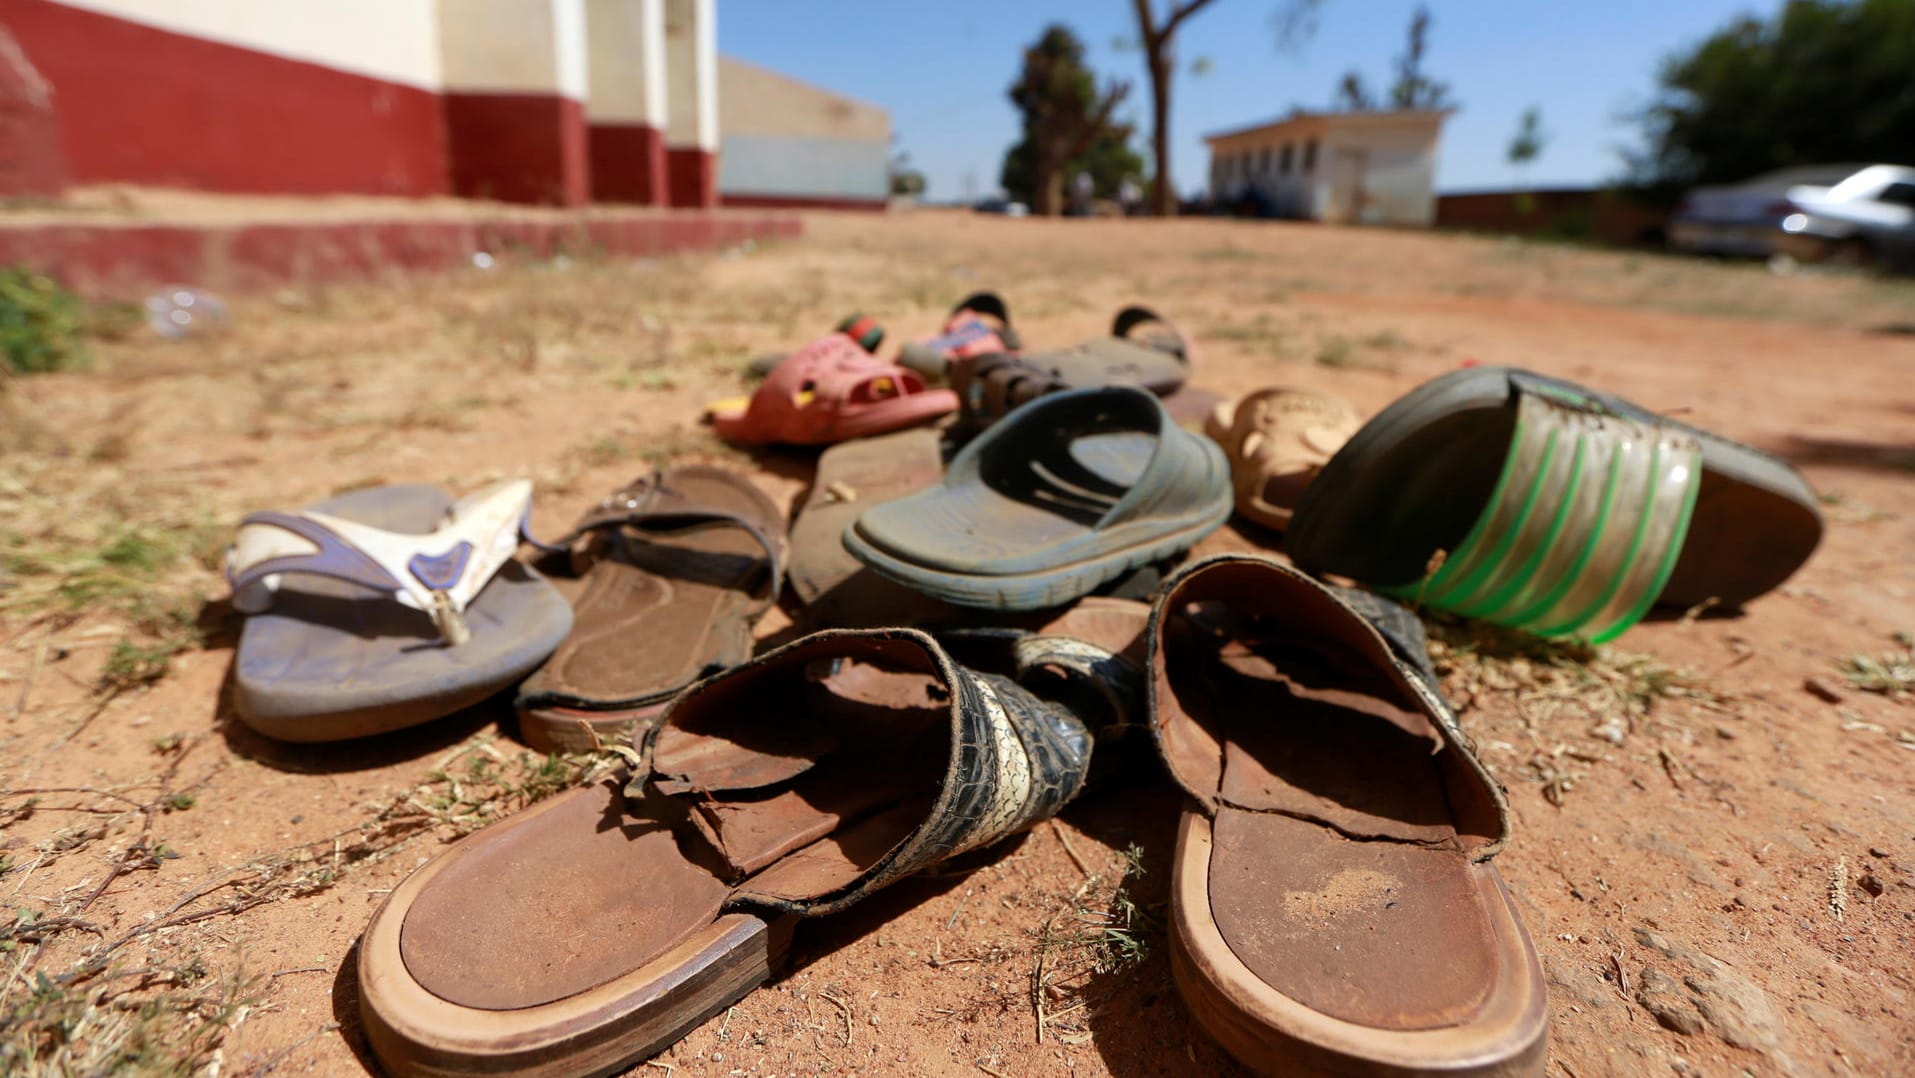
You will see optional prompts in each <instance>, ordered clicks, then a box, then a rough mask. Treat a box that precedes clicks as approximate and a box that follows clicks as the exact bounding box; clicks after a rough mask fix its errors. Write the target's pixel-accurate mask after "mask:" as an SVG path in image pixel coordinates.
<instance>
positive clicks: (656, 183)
mask: <svg viewBox="0 0 1915 1078" xmlns="http://www.w3.org/2000/svg"><path fill="white" fill-rule="evenodd" d="M590 140H591V142H590V144H591V159H592V198H593V199H595V200H597V201H599V202H630V203H633V204H635V205H639V206H659V205H663V204H664V202H665V190H666V187H665V135H664V132H662V131H660V130H659V129H658V128H656V127H647V126H645V125H643V124H593V125H591V130H590Z"/></svg>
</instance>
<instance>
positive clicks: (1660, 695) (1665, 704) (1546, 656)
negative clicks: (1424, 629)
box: [1427, 615, 1727, 806]
mask: <svg viewBox="0 0 1915 1078" xmlns="http://www.w3.org/2000/svg"><path fill="white" fill-rule="evenodd" d="M1427 623H1428V625H1429V629H1430V659H1431V661H1432V664H1433V665H1434V666H1435V668H1436V672H1437V674H1438V676H1439V677H1440V678H1441V679H1442V682H1443V692H1444V695H1445V696H1446V697H1447V698H1448V699H1449V700H1450V702H1451V704H1452V705H1454V706H1455V708H1456V710H1457V712H1458V714H1459V715H1461V714H1471V713H1476V714H1480V716H1481V721H1483V722H1487V723H1490V724H1492V725H1490V727H1489V728H1488V729H1486V730H1484V731H1482V732H1480V733H1478V734H1477V735H1476V736H1477V738H1478V742H1479V747H1482V748H1488V749H1492V750H1495V751H1497V752H1510V753H1516V754H1517V759H1518V761H1520V765H1521V767H1522V768H1523V770H1524V772H1526V777H1528V778H1530V779H1531V780H1533V781H1535V782H1537V783H1539V784H1541V785H1542V787H1543V790H1542V792H1543V796H1544V797H1545V798H1546V799H1548V800H1549V802H1550V803H1551V804H1554V805H1557V806H1561V805H1562V804H1563V801H1564V799H1565V797H1566V795H1567V794H1568V793H1569V792H1570V790H1572V789H1574V787H1575V785H1576V783H1577V781H1579V780H1580V779H1582V778H1583V777H1585V776H1586V775H1587V771H1586V769H1585V768H1584V767H1583V766H1582V765H1590V764H1595V763H1599V762H1601V761H1602V760H1603V759H1605V758H1606V757H1605V753H1606V752H1607V751H1608V750H1610V749H1613V748H1616V747H1618V746H1621V745H1623V744H1624V743H1625V742H1626V741H1627V740H1628V739H1629V738H1631V737H1633V736H1635V735H1637V734H1639V733H1641V732H1642V731H1643V730H1644V729H1645V728H1647V727H1648V726H1649V725H1651V724H1652V723H1665V722H1670V721H1673V720H1674V719H1675V718H1676V716H1674V715H1672V714H1670V713H1669V709H1670V708H1671V707H1672V705H1677V704H1682V705H1686V706H1687V707H1689V708H1691V709H1694V708H1701V709H1706V710H1715V711H1722V710H1726V707H1727V699H1726V698H1725V697H1724V696H1723V695H1722V694H1720V693H1718V692H1717V691H1716V690H1715V689H1713V688H1712V687H1710V686H1709V685H1707V684H1706V683H1704V682H1703V681H1701V680H1700V679H1699V678H1697V677H1696V676H1695V675H1694V674H1692V673H1690V672H1688V671H1685V670H1680V669H1677V668H1675V667H1672V666H1669V665H1668V664H1666V663H1663V662H1661V661H1660V660H1658V659H1655V658H1654V657H1652V656H1649V655H1641V654H1633V653H1629V652H1622V651H1617V650H1614V649H1613V648H1607V647H1604V648H1592V647H1588V646H1585V645H1581V644H1571V643H1556V642H1552V641H1548V640H1543V639H1540V638H1537V637H1533V636H1530V635H1528V634H1526V633H1521V632H1517V631H1515V630H1510V629H1503V628H1499V627H1497V626H1494V625H1488V624H1484V623H1481V622H1473V621H1466V620H1462V619H1458V618H1452V617H1449V616H1447V615H1440V616H1435V617H1432V618H1429V619H1427ZM1492 701H1495V702H1501V701H1508V702H1509V703H1510V705H1511V708H1510V709H1509V711H1505V710H1504V709H1502V708H1498V707H1493V706H1488V705H1489V704H1490V703H1491V702H1492ZM1512 711H1513V714H1511V713H1510V712H1512ZM1512 720H1513V721H1512Z"/></svg>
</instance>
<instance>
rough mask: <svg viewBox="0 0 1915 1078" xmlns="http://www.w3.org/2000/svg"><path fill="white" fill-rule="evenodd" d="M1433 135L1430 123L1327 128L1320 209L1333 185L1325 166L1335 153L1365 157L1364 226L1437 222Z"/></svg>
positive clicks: (1358, 216) (1361, 218) (1359, 217)
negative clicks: (1350, 153)
mask: <svg viewBox="0 0 1915 1078" xmlns="http://www.w3.org/2000/svg"><path fill="white" fill-rule="evenodd" d="M1436 143H1437V132H1436V128H1435V127H1434V126H1433V125H1429V124H1403V125H1391V126H1376V127H1362V128H1346V129H1342V130H1339V129H1337V128H1334V127H1333V128H1331V129H1330V130H1329V132H1328V133H1327V134H1326V135H1325V136H1324V147H1323V151H1322V157H1321V160H1320V161H1319V162H1318V164H1319V168H1318V170H1317V171H1318V173H1319V174H1320V179H1319V191H1320V192H1321V194H1320V196H1319V203H1318V204H1319V205H1323V204H1324V202H1323V200H1324V199H1325V198H1327V196H1328V194H1329V192H1328V191H1327V187H1328V185H1329V183H1330V182H1331V177H1330V172H1331V169H1330V167H1329V163H1330V162H1331V161H1332V160H1334V159H1335V157H1336V155H1337V154H1338V153H1339V152H1351V151H1354V152H1357V153H1361V154H1362V155H1363V158H1364V160H1363V165H1364V168H1363V204H1362V206H1361V208H1360V209H1358V211H1357V214H1356V220H1357V221H1359V222H1361V223H1363V224H1388V225H1414V226H1423V227H1427V226H1429V225H1431V224H1434V223H1435V222H1436Z"/></svg>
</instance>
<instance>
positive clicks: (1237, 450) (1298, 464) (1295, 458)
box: [1204, 388, 1363, 531]
mask: <svg viewBox="0 0 1915 1078" xmlns="http://www.w3.org/2000/svg"><path fill="white" fill-rule="evenodd" d="M1362 425H1363V421H1362V419H1360V418H1359V417H1358V416H1357V414H1356V408H1355V407H1354V406H1353V405H1351V404H1350V402H1349V401H1346V400H1344V399H1343V398H1342V397H1338V396H1335V395H1333V394H1329V393H1319V392H1317V391H1315V390H1311V389H1281V388H1279V389H1260V390H1258V391H1257V392H1255V393H1252V394H1250V395H1249V396H1247V397H1243V398H1241V399H1239V400H1234V401H1225V402H1223V403H1222V404H1219V405H1217V407H1216V408H1215V410H1213V411H1212V412H1211V413H1210V418H1209V419H1208V420H1207V421H1206V422H1205V424H1204V433H1205V434H1208V435H1209V436H1210V437H1211V439H1212V440H1213V441H1215V442H1216V443H1217V444H1218V445H1220V446H1223V451H1224V456H1226V457H1229V458H1230V476H1231V485H1232V487H1233V488H1234V489H1235V491H1236V497H1237V512H1239V513H1242V514H1243V515H1244V516H1245V517H1248V518H1249V519H1251V520H1253V521H1255V522H1257V523H1258V524H1262V525H1264V526H1265V527H1269V528H1275V529H1277V530H1279V531H1281V530H1282V529H1284V528H1285V527H1287V526H1288V525H1289V523H1290V513H1291V510H1293V509H1294V508H1295V507H1296V504H1297V499H1298V498H1301V497H1302V496H1303V490H1304V488H1305V487H1307V486H1309V485H1310V481H1311V480H1312V479H1315V478H1316V476H1317V473H1318V472H1320V471H1322V470H1323V466H1324V465H1325V464H1327V463H1329V461H1330V458H1331V457H1333V456H1335V455H1336V451H1337V450H1339V449H1341V448H1343V443H1345V442H1347V441H1349V440H1350V436H1351V435H1353V434H1355V433H1356V432H1357V429H1358V428H1359V427H1361V426H1362Z"/></svg>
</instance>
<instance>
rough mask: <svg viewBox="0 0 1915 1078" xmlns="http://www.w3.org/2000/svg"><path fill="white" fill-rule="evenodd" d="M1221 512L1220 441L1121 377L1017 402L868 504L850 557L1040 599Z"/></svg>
mask: <svg viewBox="0 0 1915 1078" xmlns="http://www.w3.org/2000/svg"><path fill="white" fill-rule="evenodd" d="M1229 515H1230V471H1229V466H1228V465H1227V464H1226V463H1225V462H1224V459H1223V451H1222V450H1220V449H1218V448H1217V445H1216V443H1214V442H1212V441H1210V439H1208V438H1205V437H1203V436H1202V435H1199V434H1192V433H1190V432H1189V431H1186V430H1183V429H1182V428H1180V427H1178V426H1177V425H1176V424H1175V423H1173V422H1172V421H1171V419H1170V416H1169V415H1168V414H1166V413H1165V411H1164V406H1163V403H1162V402H1161V401H1159V400H1158V399H1157V398H1156V397H1154V396H1152V395H1151V394H1150V393H1148V392H1146V391H1144V390H1142V389H1137V388H1133V387H1128V386H1112V387H1109V388H1106V389H1078V390H1071V391H1070V392H1067V393H1057V394H1053V395H1051V396H1047V397H1042V398H1040V399H1038V400H1036V401H1033V402H1031V403H1030V404H1027V405H1024V406H1023V407H1021V408H1019V409H1018V410H1017V411H1015V412H1013V413H1012V414H1011V415H1010V416H1009V417H1008V418H1007V419H1005V420H1004V421H1003V422H1000V423H998V424H996V425H994V426H992V427H991V428H990V429H989V430H987V431H985V432H984V433H983V434H981V435H979V436H978V437H977V438H976V439H974V440H973V441H972V442H971V443H970V444H969V445H966V446H965V447H964V448H963V449H962V450H960V451H959V452H958V455H957V456H956V457H954V458H953V459H952V461H951V464H950V467H949V468H948V469H947V470H946V472H945V475H944V478H943V480H942V481H941V482H940V483H939V484H938V485H936V486H934V487H932V488H930V489H929V490H925V491H920V492H919V493H917V494H912V495H909V496H907V497H903V498H899V499H897V500H896V501H892V502H886V503H885V504H883V505H876V506H872V507H871V508H870V509H867V510H865V511H864V512H863V513H862V514H861V515H859V517H858V519H857V520H856V521H855V522H854V523H853V524H852V525H851V527H850V528H849V529H848V530H847V531H846V532H845V535H844V544H845V548H846V549H847V550H849V551H851V553H852V555H853V556H854V557H856V558H857V559H858V560H859V561H861V562H863V563H865V564H866V565H868V566H870V567H871V568H873V569H875V570H877V572H878V573H880V574H882V575H883V576H886V577H889V578H890V579H892V580H895V581H897V582H899V583H901V584H904V585H906V586H908V587H912V588H916V589H917V590H919V591H922V592H924V593H925V594H927V595H932V596H935V597H936V598H939V599H942V600H944V601H946V602H950V603H955V604H958V605H960V606H971V607H983V608H991V609H1001V610H1036V609H1040V608H1043V607H1047V606H1056V605H1059V604H1062V603H1066V602H1069V601H1071V600H1072V599H1075V598H1077V597H1078V596H1081V595H1086V594H1088V593H1090V592H1091V591H1093V590H1095V589H1096V588H1097V587H1098V586H1099V585H1101V584H1104V583H1106V582H1108V581H1111V580H1114V579H1116V578H1117V577H1119V576H1122V575H1123V574H1124V573H1126V572H1128V571H1130V570H1132V569H1136V568H1139V567H1141V566H1144V565H1148V564H1151V563H1154V562H1158V561H1162V560H1165V559H1168V558H1171V557H1174V556H1176V555H1179V554H1182V553H1183V552H1184V551H1186V550H1189V549H1190V548H1191V547H1192V546H1194V545H1195V544H1196V543H1197V542H1198V541H1199V540H1201V539H1202V538H1203V537H1204V536H1206V535H1209V534H1210V533H1211V532H1212V531H1215V530H1216V529H1217V527H1218V526H1219V525H1221V524H1222V523H1223V522H1224V519H1225V518H1226V517H1228V516H1229Z"/></svg>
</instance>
